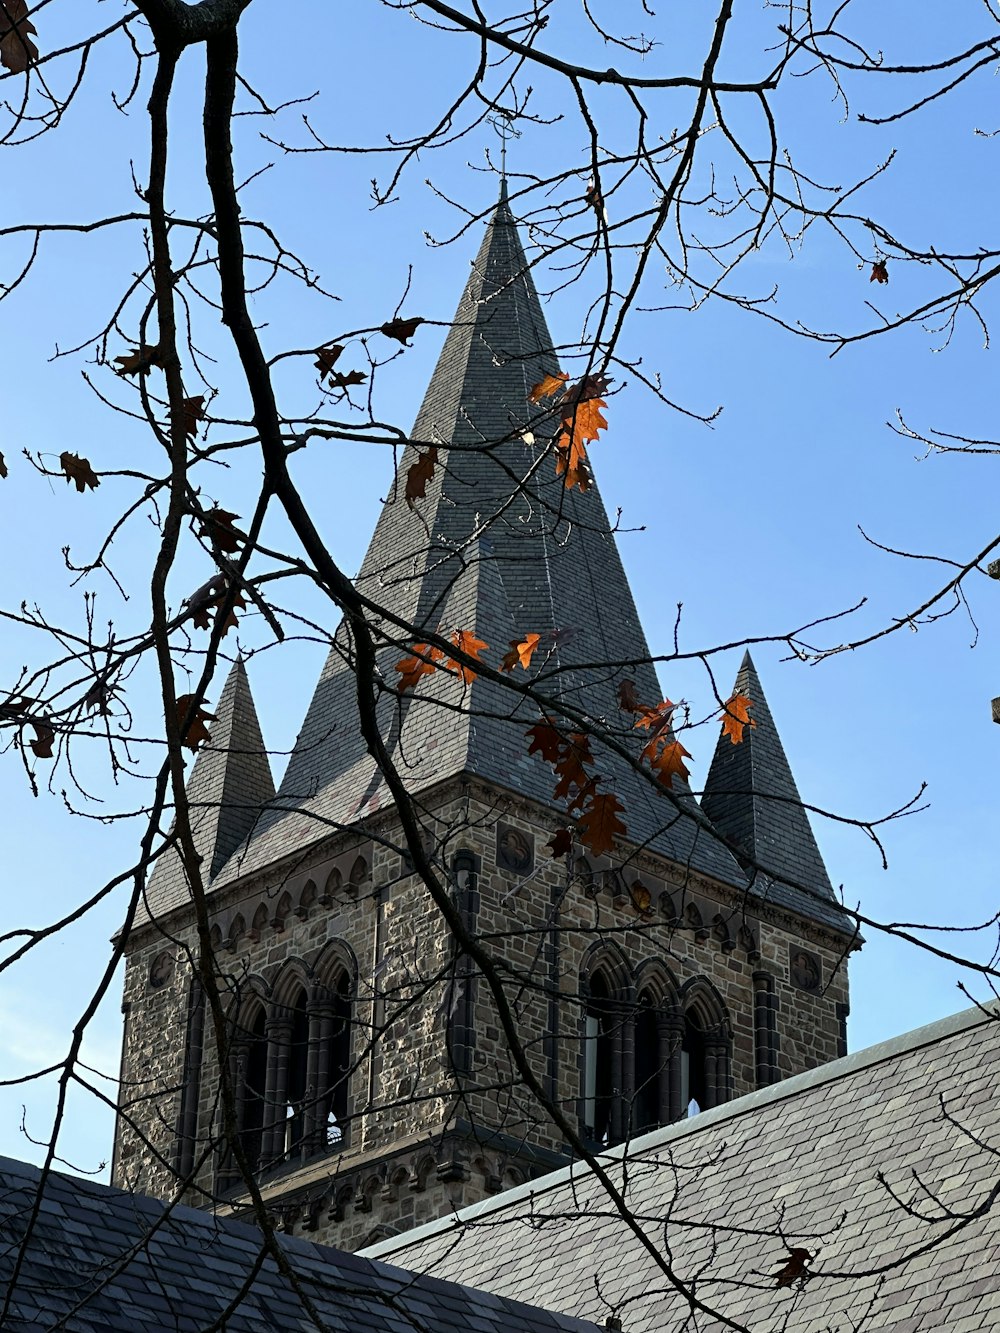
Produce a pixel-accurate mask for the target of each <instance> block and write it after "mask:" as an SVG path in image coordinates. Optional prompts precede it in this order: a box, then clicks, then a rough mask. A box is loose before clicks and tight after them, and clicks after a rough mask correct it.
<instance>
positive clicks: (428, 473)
mask: <svg viewBox="0 0 1000 1333" xmlns="http://www.w3.org/2000/svg"><path fill="white" fill-rule="evenodd" d="M437 461H438V451H437V449H436V448H435V446H434V445H431V446H430V448H428V449H426V450H425V451H424V452H423V453H422V454H417V461H416V462H415V463H411V464H410V466H409V467H408V468H407V470H406V503H407V504H408V505H409V506H410V508H411V509H412V508H413V502H414V501H415V500H422V499H423V498H424V496H425V495H426V494H427V483H428V482H429V481H430V479H431V478H432V477H433V476H434V469H435V468H436V467H437Z"/></svg>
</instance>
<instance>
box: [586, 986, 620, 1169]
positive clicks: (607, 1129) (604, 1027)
mask: <svg viewBox="0 0 1000 1333" xmlns="http://www.w3.org/2000/svg"><path fill="white" fill-rule="evenodd" d="M588 991H589V994H588V995H587V1002H586V1005H585V1008H584V1013H583V1022H584V1037H583V1123H584V1132H585V1133H586V1134H587V1136H588V1137H589V1138H592V1139H593V1140H594V1141H595V1142H596V1143H601V1144H610V1143H612V1142H614V1137H615V1134H614V1131H615V1128H616V1127H615V1124H614V1121H615V1120H616V1119H617V1117H616V1116H615V1114H614V1112H615V1102H616V1099H617V1098H618V1097H619V1096H620V1094H621V1088H620V1086H618V1085H617V1084H616V1079H615V1074H616V1068H615V1066H616V1065H618V1064H620V1056H619V1053H618V1051H617V1050H616V1046H617V1045H619V1043H616V1040H615V1037H616V1027H617V1026H618V1024H617V1021H616V1020H617V1014H616V1012H615V1008H616V1007H615V1005H614V1003H613V999H612V995H611V991H610V988H609V986H608V981H607V977H606V976H605V974H604V973H603V972H597V973H595V974H594V975H593V976H592V977H591V978H590V984H589V986H588ZM619 1035H620V1034H619Z"/></svg>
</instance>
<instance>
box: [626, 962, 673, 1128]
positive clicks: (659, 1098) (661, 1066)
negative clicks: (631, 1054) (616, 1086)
mask: <svg viewBox="0 0 1000 1333" xmlns="http://www.w3.org/2000/svg"><path fill="white" fill-rule="evenodd" d="M636 986H637V990H638V994H639V998H638V1002H637V1004H636V1008H635V1012H634V1019H633V1021H634V1028H635V1034H634V1042H633V1045H634V1049H635V1094H634V1096H633V1100H632V1129H633V1130H634V1132H635V1133H637V1134H644V1133H647V1132H648V1131H649V1130H652V1129H658V1128H659V1127H660V1126H661V1125H669V1124H670V1123H671V1121H673V1120H676V1119H678V1117H679V1115H680V1049H681V1022H680V1008H679V1004H678V999H677V986H676V983H675V981H674V978H673V975H672V974H671V972H670V970H669V969H668V968H667V967H666V966H664V964H662V963H660V962H659V961H652V962H648V963H646V964H644V965H643V967H641V968H640V970H639V977H638V981H637V983H636Z"/></svg>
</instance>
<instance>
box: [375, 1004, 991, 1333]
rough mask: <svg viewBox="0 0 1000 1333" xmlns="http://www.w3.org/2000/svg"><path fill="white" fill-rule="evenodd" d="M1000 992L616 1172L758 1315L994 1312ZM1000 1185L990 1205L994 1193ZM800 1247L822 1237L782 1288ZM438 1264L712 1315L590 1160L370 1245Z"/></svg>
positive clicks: (624, 1317) (947, 1320)
mask: <svg viewBox="0 0 1000 1333" xmlns="http://www.w3.org/2000/svg"><path fill="white" fill-rule="evenodd" d="M998 1105H1000V1005H993V1006H991V1007H990V1010H989V1011H987V1012H984V1011H983V1010H982V1009H978V1008H977V1009H970V1010H968V1011H966V1012H965V1013H962V1014H958V1015H955V1016H954V1017H953V1018H950V1019H946V1020H944V1021H943V1022H940V1023H935V1024H932V1025H931V1026H929V1027H925V1028H919V1029H917V1030H916V1031H914V1032H910V1033H907V1034H906V1035H905V1036H903V1037H901V1038H898V1039H896V1040H894V1041H890V1042H886V1043H884V1044H882V1045H880V1046H874V1047H871V1048H870V1049H869V1050H865V1051H860V1052H857V1053H855V1054H854V1055H850V1056H847V1057H846V1058H845V1059H843V1060H837V1061H834V1062H833V1063H830V1064H827V1065H824V1066H822V1067H821V1068H819V1069H815V1070H812V1071H810V1072H809V1073H806V1074H800V1075H798V1076H797V1077H794V1078H789V1079H786V1080H784V1081H783V1082H782V1083H779V1084H776V1085H774V1086H772V1087H770V1088H766V1089H764V1090H762V1091H760V1092H757V1093H753V1094H751V1095H750V1096H747V1097H741V1098H739V1099H737V1100H736V1101H732V1102H729V1103H727V1104H726V1105H724V1106H722V1107H718V1108H716V1109H715V1110H712V1111H706V1112H703V1113H702V1114H700V1115H697V1116H695V1117H693V1118H691V1119H690V1120H687V1121H681V1122H680V1123H678V1124H675V1125H672V1126H670V1127H669V1128H668V1129H664V1130H658V1131H656V1132H655V1133H653V1134H649V1135H646V1136H644V1137H643V1138H639V1139H636V1140H634V1141H633V1143H632V1145H631V1147H630V1148H629V1149H628V1152H627V1156H626V1159H625V1160H626V1162H627V1171H626V1172H624V1173H623V1165H622V1156H623V1153H622V1150H618V1151H616V1152H613V1153H610V1154H608V1158H607V1160H608V1164H609V1169H610V1173H611V1175H612V1178H613V1179H614V1180H615V1182H616V1184H618V1186H619V1187H620V1188H622V1189H623V1190H624V1192H625V1195H626V1197H627V1200H628V1202H629V1204H630V1206H631V1208H632V1209H633V1211H634V1213H635V1215H636V1216H637V1217H638V1218H639V1220H640V1222H641V1225H642V1227H643V1229H644V1230H645V1232H646V1234H647V1235H648V1236H649V1237H650V1239H651V1240H653V1241H654V1243H655V1244H656V1245H657V1246H662V1245H663V1243H664V1238H666V1242H667V1243H668V1244H669V1246H670V1249H671V1253H672V1256H673V1263H674V1271H675V1273H676V1275H677V1276H678V1277H679V1278H680V1279H681V1280H682V1281H683V1282H686V1283H689V1284H690V1283H692V1282H694V1283H695V1284H696V1288H697V1295H698V1297H699V1298H700V1299H701V1300H702V1301H704V1302H705V1303H706V1304H708V1305H711V1306H712V1307H713V1308H715V1309H716V1310H717V1311H719V1312H721V1313H722V1314H723V1315H725V1316H727V1317H728V1318H731V1319H733V1320H735V1321H736V1323H737V1326H738V1327H740V1328H746V1329H748V1330H750V1333H790V1330H792V1329H795V1330H803V1333H805V1330H809V1331H810V1333H813V1331H815V1333H856V1330H863V1333H973V1330H981V1331H982V1333H986V1330H993V1329H996V1328H998V1327H1000V1281H998V1280H997V1266H998V1260H1000V1199H998V1198H996V1197H995V1196H996V1195H997V1194H998V1193H1000V1164H998V1163H1000V1158H998V1155H997V1154H998V1151H1000V1117H998V1114H997V1107H998ZM991 1203H992V1206H990V1205H991ZM789 1246H802V1247H803V1248H806V1249H808V1250H810V1251H811V1252H812V1253H813V1261H812V1264H811V1273H812V1275H811V1276H810V1277H808V1279H806V1280H805V1282H804V1283H798V1282H796V1283H793V1284H792V1285H789V1286H785V1287H780V1288H779V1287H777V1285H776V1283H775V1274H776V1273H777V1272H778V1270H779V1269H780V1268H781V1267H782V1266H783V1261H784V1259H785V1257H786V1256H787V1254H788V1247H789ZM364 1253H365V1254H367V1255H368V1256H370V1257H379V1258H391V1259H392V1261H393V1262H395V1263H404V1264H406V1265H407V1266H408V1267H410V1268H411V1269H414V1270H416V1271H420V1272H426V1273H434V1274H435V1275H436V1276H439V1277H453V1276H455V1275H457V1274H461V1275H462V1278H463V1280H464V1281H469V1282H474V1283H476V1284H477V1285H478V1286H482V1287H484V1288H486V1289H487V1290H489V1291H494V1292H496V1293H497V1294H498V1295H505V1294H511V1293H513V1292H517V1294H518V1295H519V1296H520V1297H522V1298H523V1299H527V1300H533V1301H540V1302H542V1303H543V1304H545V1305H547V1306H551V1307H552V1308H557V1309H562V1310H565V1311H567V1312H570V1313H573V1314H576V1315H580V1316H584V1317H589V1318H592V1319H602V1320H603V1319H604V1318H605V1316H606V1315H607V1314H609V1313H614V1314H617V1315H618V1316H619V1317H620V1319H621V1321H622V1328H623V1329H624V1331H625V1333H681V1331H682V1330H683V1333H689V1330H691V1329H692V1328H695V1327H697V1328H699V1329H706V1330H712V1333H717V1330H721V1329H722V1328H723V1325H722V1324H721V1323H720V1322H718V1321H717V1320H715V1319H711V1318H707V1317H705V1316H704V1315H698V1316H697V1318H696V1319H693V1320H692V1319H691V1312H690V1310H689V1309H688V1306H687V1302H686V1301H685V1300H684V1299H683V1298H682V1297H680V1296H678V1295H677V1293H676V1292H675V1291H673V1290H672V1289H671V1288H670V1286H669V1284H668V1283H667V1281H666V1280H665V1279H664V1277H663V1275H662V1273H661V1271H660V1270H659V1269H658V1268H657V1267H656V1266H654V1263H653V1261H652V1260H651V1258H650V1257H649V1256H648V1254H647V1253H646V1251H645V1250H644V1249H643V1248H641V1246H640V1243H639V1242H638V1241H637V1240H636V1239H635V1238H634V1237H633V1236H632V1235H630V1234H629V1233H628V1232H627V1231H626V1230H625V1229H624V1228H623V1226H622V1223H621V1219H620V1218H619V1217H618V1216H617V1215H614V1216H612V1215H611V1213H610V1207H609V1204H608V1201H607V1197H606V1196H605V1195H604V1194H603V1192H602V1191H601V1189H600V1188H599V1186H598V1184H597V1182H596V1180H595V1178H594V1177H593V1176H592V1175H591V1174H590V1173H589V1172H588V1170H587V1168H586V1167H585V1166H584V1165H583V1164H582V1163H581V1164H577V1165H576V1166H575V1167H573V1168H569V1169H566V1170H563V1171H559V1172H556V1173H554V1174H552V1175H550V1176H546V1177H543V1178H541V1179H539V1180H536V1181H534V1182H532V1183H531V1184H529V1185H525V1186H521V1187H519V1188H518V1189H515V1190H512V1191H510V1192H508V1193H506V1194H503V1195H501V1196H499V1197H498V1198H496V1199H490V1200H487V1201H486V1202H484V1203H481V1204H477V1205H475V1206H473V1207H471V1208H468V1209H465V1210H464V1211H463V1212H462V1213H461V1214H459V1215H458V1217H455V1216H452V1217H447V1218H444V1219H441V1220H440V1221H438V1222H435V1223H431V1224H429V1225H427V1226H424V1227H421V1228H418V1229H416V1230H414V1231H410V1232H407V1233H406V1234H405V1235H404V1236H401V1237H398V1238H394V1239H392V1240H389V1241H385V1242H382V1243H380V1244H379V1245H376V1246H372V1247H370V1248H369V1249H368V1250H366V1251H364Z"/></svg>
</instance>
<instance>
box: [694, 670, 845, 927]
mask: <svg viewBox="0 0 1000 1333" xmlns="http://www.w3.org/2000/svg"><path fill="white" fill-rule="evenodd" d="M733 693H734V694H744V695H746V696H747V698H748V699H750V700H752V702H753V708H752V709H751V710H750V716H751V718H753V720H754V722H755V723H756V725H755V726H754V727H752V728H751V727H747V728H746V729H745V730H744V732H743V740H742V742H741V743H740V744H739V745H733V744H732V742H731V741H730V740H729V738H728V737H727V736H726V735H725V734H722V735H720V737H719V742H718V744H717V746H716V748H715V757H714V758H713V760H712V766H711V768H710V769H709V774H708V778H707V779H706V782H705V791H704V793H703V795H702V798H701V807H702V810H703V811H704V812H705V814H706V815H707V816H708V817H709V819H710V820H711V821H712V823H713V824H714V825H715V827H716V828H717V829H718V830H719V832H720V833H721V834H722V835H723V837H725V838H728V839H729V840H730V842H733V843H735V844H736V845H737V846H738V847H740V848H742V849H743V851H744V852H746V853H747V855H748V856H749V857H751V858H752V859H753V860H754V861H755V862H756V863H757V864H758V865H759V866H761V867H763V868H764V869H765V870H771V871H773V872H774V873H775V874H777V875H779V876H782V877H784V878H787V879H790V880H793V881H795V882H797V883H799V884H802V885H803V886H804V887H805V888H807V889H810V890H812V892H813V893H814V894H820V895H821V896H822V898H824V899H829V900H830V902H831V904H832V903H833V902H835V898H834V893H833V888H832V886H831V884H830V877H829V875H828V874H827V872H826V866H825V865H824V863H823V857H822V856H821V854H820V850H819V847H818V846H817V843H816V839H815V837H814V836H813V831H812V827H811V825H810V823H809V816H808V815H807V814H806V811H805V810H804V809H803V807H802V803H801V799H800V797H799V792H798V788H797V787H796V785H795V779H794V778H793V777H792V770H791V768H790V766H789V763H788V760H787V758H786V757H785V751H784V747H783V746H782V744H781V737H780V736H779V735H778V729H777V727H776V726H775V724H774V719H773V718H772V716H771V710H770V708H769V707H768V703H767V699H766V698H765V696H764V691H763V689H762V687H761V683H760V677H759V676H758V675H757V669H756V667H755V666H754V664H753V659H752V658H751V656H750V654H749V652H747V653H746V654H745V655H744V657H743V661H742V663H741V664H740V669H739V671H738V672H737V674H736V683H735V685H734V686H733ZM756 887H758V888H760V887H761V886H760V883H759V880H758V883H757V885H756ZM766 896H767V897H768V898H770V899H772V900H774V901H780V902H784V903H785V905H786V906H791V907H794V908H795V909H796V910H797V911H799V912H801V913H803V914H804V915H806V916H808V917H812V918H814V919H820V920H823V921H828V920H829V918H830V917H831V909H828V908H826V906H825V904H824V903H823V902H817V901H816V900H815V898H813V897H811V895H809V894H803V893H798V892H797V891H796V890H795V889H792V888H790V887H789V886H787V885H783V884H778V883H769V884H768V886H767V889H766ZM832 910H833V913H834V914H835V915H836V924H837V925H838V926H839V927H840V928H841V929H843V926H844V921H845V918H844V917H843V916H842V915H841V914H840V913H839V912H838V911H837V910H836V909H832ZM830 924H833V922H832V921H830Z"/></svg>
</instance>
